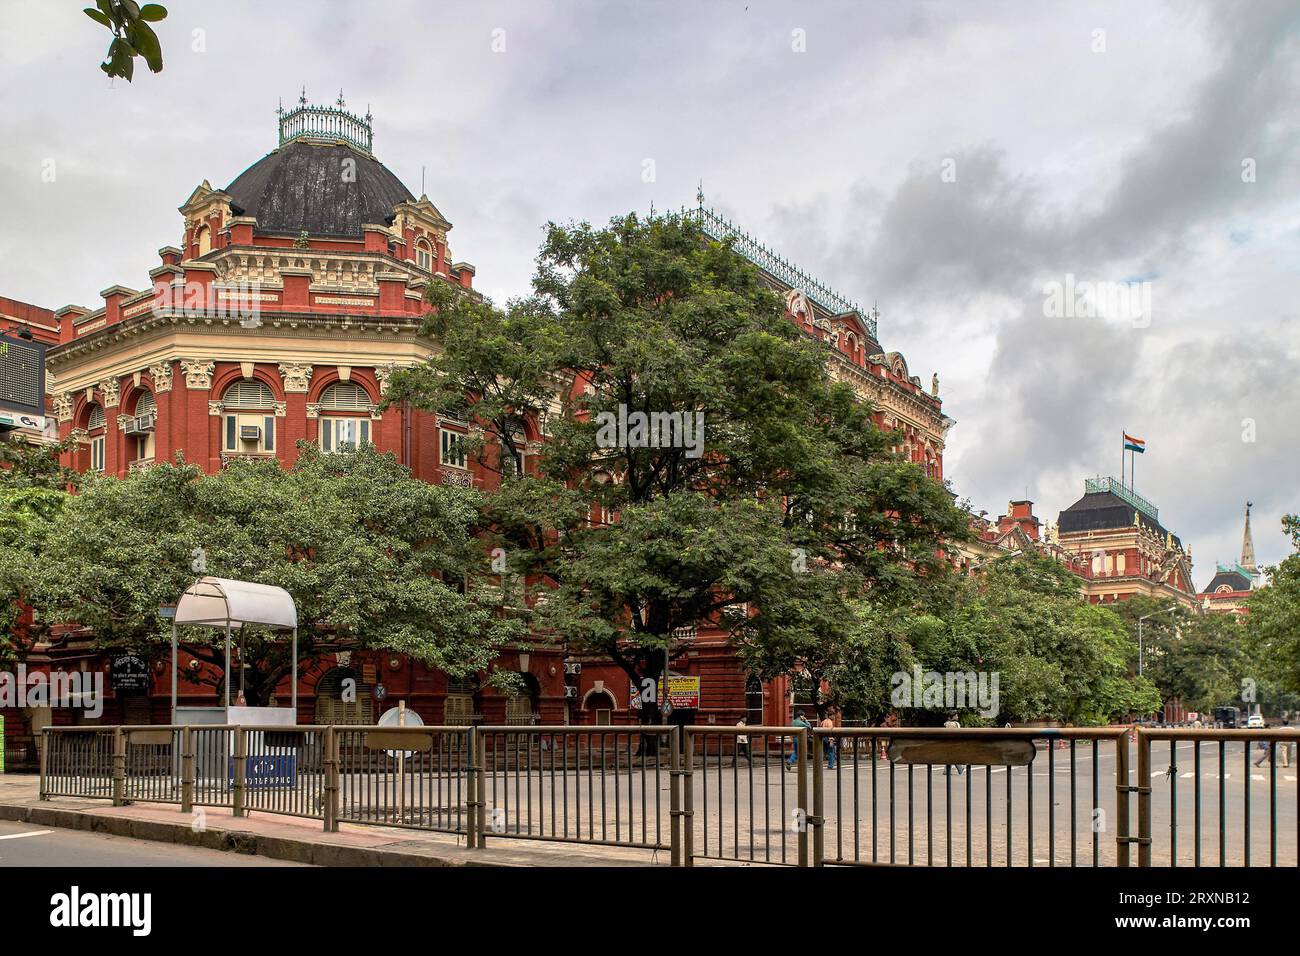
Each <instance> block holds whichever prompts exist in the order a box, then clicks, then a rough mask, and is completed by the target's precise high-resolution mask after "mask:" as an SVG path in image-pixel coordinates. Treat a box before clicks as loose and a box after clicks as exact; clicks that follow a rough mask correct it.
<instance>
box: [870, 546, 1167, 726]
mask: <svg viewBox="0 0 1300 956" xmlns="http://www.w3.org/2000/svg"><path fill="white" fill-rule="evenodd" d="M890 627H891V628H892V631H893V633H894V634H896V635H897V636H898V637H899V638H900V639H901V640H902V641H904V642H905V644H906V650H905V652H903V653H898V654H896V657H897V659H899V660H900V661H903V662H907V661H908V660H909V659H910V662H911V664H913V665H916V666H919V667H920V669H921V671H922V672H923V673H924V672H935V673H938V674H967V673H972V672H973V673H975V674H976V675H980V674H983V675H985V679H986V681H989V682H990V683H988V684H986V688H988V689H991V678H992V675H993V674H997V677H998V693H997V696H998V700H997V703H996V709H997V713H996V715H981V714H979V712H978V710H979V708H976V707H975V706H974V705H973V704H969V703H968V705H967V708H966V709H965V710H963V711H961V712H960V716H961V719H962V720H963V722H964V723H969V724H980V723H990V722H991V723H1005V722H1007V721H1023V720H1060V721H1063V722H1066V723H1069V724H1099V723H1106V722H1109V721H1111V720H1114V719H1116V718H1119V717H1122V716H1124V715H1125V714H1128V713H1145V712H1147V711H1149V710H1153V709H1155V708H1157V707H1158V706H1159V704H1160V698H1159V694H1158V693H1157V692H1156V690H1155V687H1154V686H1153V685H1152V684H1151V683H1150V682H1149V681H1146V680H1142V679H1138V678H1136V677H1135V676H1134V675H1132V674H1131V672H1130V671H1129V668H1128V659H1129V657H1130V656H1131V651H1132V648H1131V642H1130V640H1129V638H1128V635H1127V633H1126V631H1125V628H1124V625H1123V623H1122V622H1121V620H1120V619H1119V617H1118V616H1117V615H1116V614H1115V613H1114V612H1113V611H1112V610H1111V609H1109V608H1103V607H1099V606H1097V605H1092V604H1089V603H1088V602H1087V601H1085V600H1084V599H1083V598H1082V597H1081V596H1080V594H1079V585H1078V579H1077V578H1075V577H1074V575H1072V574H1071V573H1070V572H1069V571H1068V570H1067V569H1066V568H1065V567H1063V566H1062V565H1061V564H1059V563H1058V562H1056V561H1053V560H1051V559H1048V558H1044V557H1040V556H1037V555H1033V554H1029V555H1021V556H1017V557H1015V558H1004V559H1001V560H996V561H993V562H991V563H989V564H987V565H986V566H985V567H984V569H983V570H982V571H981V572H980V573H978V574H974V575H971V576H969V577H966V578H961V579H959V580H958V581H957V582H956V585H955V586H954V587H950V588H946V589H944V590H942V591H940V592H938V593H937V594H936V595H935V597H934V599H933V600H931V601H930V602H929V603H928V604H927V605H925V606H922V607H918V608H917V609H915V611H912V612H908V613H906V614H904V615H902V616H901V617H897V618H896V619H895V620H894V621H893V622H891V624H890ZM876 680H877V683H876V698H877V700H879V699H881V696H882V695H884V696H885V697H887V696H888V689H887V688H882V687H881V686H880V685H879V677H877V678H876ZM949 709H955V708H950V707H948V706H946V705H945V706H943V707H927V708H924V709H920V710H916V709H912V710H904V711H903V712H902V714H901V716H902V717H903V719H904V720H906V721H908V722H915V723H922V724H927V723H928V724H936V723H940V722H942V721H943V720H944V719H945V716H946V713H947V712H948V710H949ZM877 715H878V714H875V713H873V714H872V715H871V716H877Z"/></svg>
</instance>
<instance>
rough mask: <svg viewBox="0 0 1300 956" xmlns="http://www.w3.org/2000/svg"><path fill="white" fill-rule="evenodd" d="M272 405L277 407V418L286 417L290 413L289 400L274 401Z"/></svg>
mask: <svg viewBox="0 0 1300 956" xmlns="http://www.w3.org/2000/svg"><path fill="white" fill-rule="evenodd" d="M272 407H274V408H275V417H276V418H284V416H285V415H287V414H289V403H288V402H273V403H272Z"/></svg>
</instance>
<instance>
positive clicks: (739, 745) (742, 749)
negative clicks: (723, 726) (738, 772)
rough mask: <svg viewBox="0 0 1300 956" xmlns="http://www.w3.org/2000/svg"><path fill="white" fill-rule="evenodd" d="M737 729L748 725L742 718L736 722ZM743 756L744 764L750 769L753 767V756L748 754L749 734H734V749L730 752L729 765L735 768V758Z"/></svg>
mask: <svg viewBox="0 0 1300 956" xmlns="http://www.w3.org/2000/svg"><path fill="white" fill-rule="evenodd" d="M736 726H737V727H746V726H748V723H747V722H746V720H745V718H744V717H741V718H740V720H738V721H736ZM742 753H743V754H744V755H745V762H746V763H747V764H749V765H750V766H751V767H752V766H753V765H754V758H753V755H752V754H750V752H749V734H736V749H735V750H733V751H731V765H732V766H733V767H734V766H736V758H737V757H739V756H740V755H741V754H742Z"/></svg>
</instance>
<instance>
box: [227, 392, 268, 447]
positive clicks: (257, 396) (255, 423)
mask: <svg viewBox="0 0 1300 956" xmlns="http://www.w3.org/2000/svg"><path fill="white" fill-rule="evenodd" d="M221 405H222V410H223V411H224V413H225V415H224V424H225V428H224V429H223V431H222V443H221V447H222V449H223V450H224V451H226V452H228V453H233V454H241V455H257V454H266V453H270V452H274V451H275V411H274V409H275V395H274V394H273V393H272V392H271V389H270V388H269V387H268V386H267V384H266V383H265V382H259V381H258V380H257V379H254V378H246V379H242V380H241V381H238V382H235V383H234V384H233V385H231V386H230V387H229V388H227V389H226V390H225V392H223V393H222V395H221Z"/></svg>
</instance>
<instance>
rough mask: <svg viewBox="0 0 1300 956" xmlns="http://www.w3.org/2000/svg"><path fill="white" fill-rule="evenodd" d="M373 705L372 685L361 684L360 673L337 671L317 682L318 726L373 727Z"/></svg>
mask: <svg viewBox="0 0 1300 956" xmlns="http://www.w3.org/2000/svg"><path fill="white" fill-rule="evenodd" d="M347 682H351V683H347ZM345 698H346V699H345ZM372 701H373V695H372V694H371V688H370V685H369V684H366V683H365V682H364V681H363V680H362V677H361V674H360V673H359V672H357V671H355V670H353V669H352V668H350V667H336V668H334V669H333V670H332V671H327V672H326V673H324V674H322V675H321V679H320V680H319V681H317V682H316V723H317V724H364V725H370V724H373V723H374V722H375V721H374V705H373V703H372Z"/></svg>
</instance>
